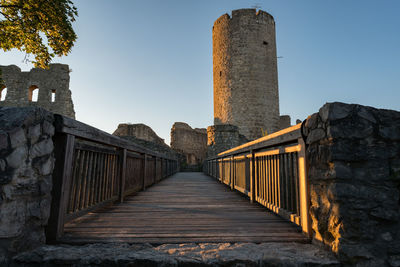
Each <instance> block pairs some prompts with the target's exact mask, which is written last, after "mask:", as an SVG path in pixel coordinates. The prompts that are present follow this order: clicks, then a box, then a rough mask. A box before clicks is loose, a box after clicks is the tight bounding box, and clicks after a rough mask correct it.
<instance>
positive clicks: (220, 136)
mask: <svg viewBox="0 0 400 267" xmlns="http://www.w3.org/2000/svg"><path fill="white" fill-rule="evenodd" d="M247 142H248V140H247V139H246V137H244V136H243V135H240V134H239V129H238V127H237V126H234V125H229V124H225V125H213V126H209V127H207V157H212V156H216V155H217V154H218V153H221V152H223V151H225V150H228V149H231V148H233V147H236V146H240V145H242V144H244V143H247Z"/></svg>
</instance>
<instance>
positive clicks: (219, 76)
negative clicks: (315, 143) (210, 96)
mask: <svg viewBox="0 0 400 267" xmlns="http://www.w3.org/2000/svg"><path fill="white" fill-rule="evenodd" d="M213 76H214V124H216V125H219V124H232V125H236V126H238V127H239V133H240V134H242V135H244V136H245V137H246V138H248V139H250V140H252V139H256V138H259V137H261V136H262V135H263V131H264V132H265V131H267V132H268V134H269V133H272V132H275V131H277V130H278V127H279V92H278V71H277V57H276V42H275V21H274V18H273V17H272V16H271V15H270V14H268V13H267V12H265V11H261V10H259V11H258V12H257V11H256V10H255V9H239V10H234V11H232V16H229V15H228V14H225V15H223V16H221V17H220V18H218V19H217V20H216V21H215V23H214V26H213Z"/></svg>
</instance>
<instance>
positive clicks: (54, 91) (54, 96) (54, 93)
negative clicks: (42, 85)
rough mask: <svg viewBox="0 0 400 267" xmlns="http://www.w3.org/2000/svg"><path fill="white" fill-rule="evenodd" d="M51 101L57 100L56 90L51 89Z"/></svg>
mask: <svg viewBox="0 0 400 267" xmlns="http://www.w3.org/2000/svg"><path fill="white" fill-rule="evenodd" d="M51 102H56V90H51Z"/></svg>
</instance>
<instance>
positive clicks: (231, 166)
mask: <svg viewBox="0 0 400 267" xmlns="http://www.w3.org/2000/svg"><path fill="white" fill-rule="evenodd" d="M233 160H234V157H233V156H231V160H230V164H229V167H230V168H229V169H230V171H229V174H230V178H231V179H230V180H231V190H233V189H234V188H235V175H234V172H233V164H234V162H233Z"/></svg>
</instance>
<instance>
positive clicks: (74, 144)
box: [46, 115, 178, 242]
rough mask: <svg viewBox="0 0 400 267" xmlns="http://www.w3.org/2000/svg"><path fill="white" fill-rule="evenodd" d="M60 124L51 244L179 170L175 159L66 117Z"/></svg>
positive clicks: (49, 233) (57, 123) (58, 119)
mask: <svg viewBox="0 0 400 267" xmlns="http://www.w3.org/2000/svg"><path fill="white" fill-rule="evenodd" d="M55 120H56V121H55V126H56V127H55V128H56V133H55V136H54V138H53V141H54V145H55V147H54V151H55V152H54V154H55V155H54V156H55V159H56V163H55V167H54V171H53V190H52V206H51V214H50V219H49V224H48V227H47V229H46V237H47V239H48V241H50V242H55V241H57V240H58V239H60V238H61V237H62V235H63V232H64V224H65V223H67V222H69V221H71V220H73V219H75V218H77V217H80V216H82V215H84V214H86V213H88V212H90V211H93V210H94V209H97V208H99V207H102V206H104V205H106V204H109V203H111V202H114V201H117V200H118V201H120V202H122V201H123V200H124V197H125V196H127V195H129V194H132V193H134V192H137V191H140V190H144V189H145V188H146V187H148V186H150V185H152V184H154V183H156V182H158V181H160V180H161V179H163V178H165V177H167V176H169V175H172V174H173V173H175V172H176V171H177V169H178V163H177V160H176V159H173V158H169V157H167V156H165V155H161V154H158V153H155V152H153V151H150V150H148V149H146V148H144V147H141V146H138V145H135V144H133V143H131V142H128V141H126V140H124V139H121V138H118V137H116V136H113V135H110V134H108V133H105V132H102V131H100V130H98V129H96V128H93V127H91V126H88V125H86V124H83V123H81V122H78V121H75V120H73V119H69V118H67V117H63V116H61V115H55Z"/></svg>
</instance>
